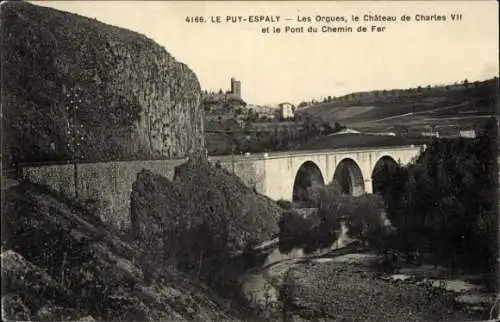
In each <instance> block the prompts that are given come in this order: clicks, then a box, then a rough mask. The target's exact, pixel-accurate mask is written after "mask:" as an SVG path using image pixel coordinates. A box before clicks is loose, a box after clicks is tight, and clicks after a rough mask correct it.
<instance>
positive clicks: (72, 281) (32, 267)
mask: <svg viewBox="0 0 500 322" xmlns="http://www.w3.org/2000/svg"><path fill="white" fill-rule="evenodd" d="M3 201H4V204H3V209H2V210H3V212H2V230H3V231H2V256H1V257H2V311H3V312H2V313H3V314H2V315H3V316H2V320H36V321H40V320H42V321H69V320H79V319H81V320H80V321H93V320H94V319H95V320H124V321H148V320H149V321H174V320H175V321H181V320H188V321H193V320H196V321H222V320H231V321H233V320H235V321H237V320H240V319H241V317H240V314H239V313H238V312H237V311H235V310H234V309H231V308H229V307H227V305H228V304H227V303H228V301H227V300H221V298H219V297H218V296H217V295H216V294H214V293H213V292H212V291H210V290H209V289H207V288H205V287H203V286H201V285H200V284H199V283H195V282H193V281H191V280H189V279H188V278H187V277H186V276H185V275H183V274H181V273H179V272H177V271H176V270H175V269H174V268H173V267H168V266H165V265H160V264H158V262H157V261H156V258H155V257H152V258H151V257H148V256H147V254H149V253H148V249H144V248H141V247H139V246H138V245H137V244H136V243H135V242H131V241H128V240H127V239H123V238H121V237H119V236H118V235H117V234H116V233H114V232H113V231H112V230H109V229H108V228H107V227H106V226H105V225H103V224H102V223H101V222H100V221H99V219H97V218H96V217H95V214H94V213H93V212H92V211H89V210H88V209H87V208H85V207H83V208H82V207H77V205H76V204H74V203H73V202H71V201H68V200H64V199H61V198H60V197H58V196H56V195H54V194H53V193H51V192H50V191H48V190H46V189H45V188H44V187H40V186H37V185H33V184H31V183H22V184H20V185H18V186H14V187H11V188H10V189H8V190H7V191H5V198H4V199H3Z"/></svg>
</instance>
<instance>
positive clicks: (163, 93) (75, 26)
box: [1, 2, 205, 161]
mask: <svg viewBox="0 0 500 322" xmlns="http://www.w3.org/2000/svg"><path fill="white" fill-rule="evenodd" d="M1 21H2V30H1V32H2V34H1V37H2V41H3V43H2V55H3V57H9V59H4V60H2V71H3V78H2V82H3V86H4V87H3V88H2V99H3V101H2V105H3V113H4V124H3V125H4V128H3V133H2V134H3V135H4V137H5V139H4V142H5V144H4V146H3V148H4V151H3V153H2V155H6V156H7V157H6V158H7V159H8V158H9V156H10V157H11V158H15V159H18V160H20V161H42V160H43V161H54V160H67V159H71V158H73V154H74V151H75V150H76V155H77V156H78V158H80V159H83V160H86V161H108V160H137V159H142V160H144V159H150V158H167V157H168V158H171V157H181V156H185V155H186V154H188V152H189V151H193V152H196V151H201V152H202V151H204V144H205V143H204V136H203V110H202V108H200V97H201V90H200V85H199V82H198V79H197V77H196V75H195V74H194V73H193V72H192V71H191V70H190V69H189V68H188V67H187V66H186V65H184V64H182V63H180V62H178V61H177V60H175V59H174V58H173V57H172V56H171V55H170V54H169V53H168V52H167V51H166V50H165V49H164V48H162V47H160V46H159V45H158V44H156V43H155V42H154V41H152V40H150V39H148V38H146V37H145V36H143V35H140V34H137V33H135V32H132V31H129V30H125V29H121V28H117V27H113V26H110V25H106V24H103V23H100V22H98V21H96V20H95V19H88V18H84V17H81V16H78V15H75V14H70V13H66V12H62V11H58V10H54V9H50V8H45V7H40V6H35V5H31V4H28V3H23V2H9V3H7V4H4V5H3V6H2V11H1ZM75 147H76V148H75ZM9 161H10V160H9Z"/></svg>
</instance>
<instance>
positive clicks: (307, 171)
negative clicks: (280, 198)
mask: <svg viewBox="0 0 500 322" xmlns="http://www.w3.org/2000/svg"><path fill="white" fill-rule="evenodd" d="M324 185H325V181H324V179H323V175H322V174H321V170H320V169H319V168H318V166H317V165H316V164H315V163H314V162H312V161H306V162H304V163H303V164H302V165H301V166H300V168H299V170H298V171H297V174H296V175H295V181H294V183H293V202H304V201H310V189H311V188H314V187H317V186H324Z"/></svg>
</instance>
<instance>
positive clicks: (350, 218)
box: [279, 184, 391, 253]
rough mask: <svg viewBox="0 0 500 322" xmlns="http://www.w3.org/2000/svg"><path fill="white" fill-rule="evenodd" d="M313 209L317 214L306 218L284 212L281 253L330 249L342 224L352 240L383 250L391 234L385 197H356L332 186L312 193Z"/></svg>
mask: <svg viewBox="0 0 500 322" xmlns="http://www.w3.org/2000/svg"><path fill="white" fill-rule="evenodd" d="M309 196H310V197H311V199H310V201H309V203H310V205H309V206H310V207H314V208H317V212H316V213H314V214H312V215H311V216H309V217H307V218H304V217H303V216H302V215H301V214H300V213H298V212H297V210H291V211H285V212H284V213H283V216H282V218H281V220H280V223H279V227H280V251H282V252H289V251H290V250H291V249H293V248H300V247H303V248H304V252H306V253H311V252H313V251H316V250H318V249H324V248H328V247H330V246H331V245H332V244H333V243H334V242H335V241H336V240H337V238H338V234H339V232H340V230H341V223H342V222H345V224H346V225H347V228H348V229H349V235H350V237H352V238H358V239H360V240H361V241H363V242H365V243H367V244H368V245H370V246H372V247H374V248H376V249H380V248H383V247H384V245H385V244H386V243H387V241H386V239H387V238H388V236H389V235H390V233H391V229H390V227H386V223H385V219H386V218H385V211H384V210H385V207H384V202H383V199H382V197H380V196H378V195H367V194H366V195H362V196H358V197H353V196H350V195H345V194H342V193H341V192H340V189H339V188H338V187H337V186H336V185H334V184H330V185H327V186H323V187H315V188H312V189H309Z"/></svg>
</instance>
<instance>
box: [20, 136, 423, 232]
mask: <svg viewBox="0 0 500 322" xmlns="http://www.w3.org/2000/svg"><path fill="white" fill-rule="evenodd" d="M423 148H425V147H424V146H413V145H412V146H399V147H384V148H357V149H353V148H350V149H349V148H346V149H334V150H322V151H314V150H308V151H288V152H272V153H259V154H252V155H235V156H213V157H209V161H210V162H212V163H215V164H217V163H218V164H220V166H222V167H224V168H226V169H227V170H229V171H230V172H233V173H234V174H236V175H238V176H239V177H240V178H241V179H242V180H243V182H245V183H246V184H247V185H248V186H250V187H252V188H254V189H255V190H256V191H257V192H258V193H261V194H263V195H266V196H268V197H270V198H271V199H274V200H278V199H286V200H301V199H303V197H304V196H303V195H304V193H306V192H307V188H308V187H310V186H312V185H315V184H317V185H324V184H327V183H330V182H332V181H335V182H337V183H339V185H340V186H341V188H342V189H343V190H344V192H347V193H350V194H354V195H358V194H361V193H364V192H367V193H371V192H372V191H373V186H372V174H373V172H374V171H375V169H377V168H378V167H379V166H380V165H387V164H388V165H390V164H395V163H397V162H401V163H402V164H405V163H408V162H410V161H411V160H412V159H413V158H414V157H416V156H418V155H419V154H420V152H421V151H422V149H423ZM184 162H186V159H176V160H151V161H120V162H101V163H86V164H78V165H77V167H78V175H77V176H76V177H75V173H76V172H75V171H74V170H75V169H74V166H73V165H71V164H59V165H57V164H55V165H54V164H52V165H24V166H23V167H22V175H23V176H24V177H26V178H29V179H30V180H31V181H33V182H38V183H41V184H45V185H48V186H50V187H51V188H52V189H54V190H56V191H59V192H61V193H63V194H66V195H69V196H75V192H78V198H80V199H82V200H85V199H87V200H88V199H90V200H96V201H97V202H98V204H99V207H100V209H101V210H102V211H101V217H102V219H103V220H104V221H105V222H108V223H110V224H112V225H113V226H115V227H116V228H118V229H126V227H128V226H129V224H130V195H131V192H132V185H133V183H134V182H135V180H136V178H137V174H138V173H139V172H140V171H141V170H142V169H147V170H150V171H152V172H154V173H157V174H159V175H162V176H164V177H166V178H168V179H170V180H172V179H173V175H174V170H175V167H176V166H178V165H180V164H183V163H184Z"/></svg>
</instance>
